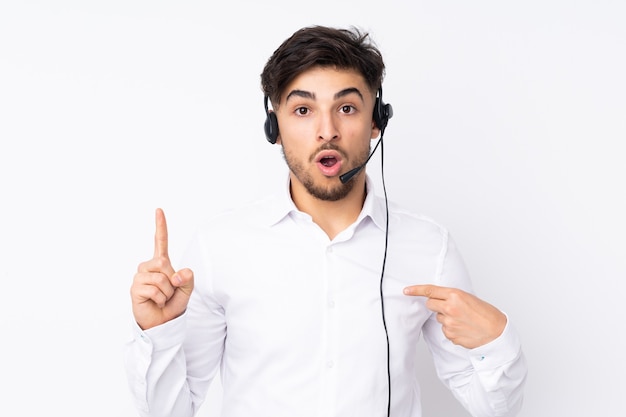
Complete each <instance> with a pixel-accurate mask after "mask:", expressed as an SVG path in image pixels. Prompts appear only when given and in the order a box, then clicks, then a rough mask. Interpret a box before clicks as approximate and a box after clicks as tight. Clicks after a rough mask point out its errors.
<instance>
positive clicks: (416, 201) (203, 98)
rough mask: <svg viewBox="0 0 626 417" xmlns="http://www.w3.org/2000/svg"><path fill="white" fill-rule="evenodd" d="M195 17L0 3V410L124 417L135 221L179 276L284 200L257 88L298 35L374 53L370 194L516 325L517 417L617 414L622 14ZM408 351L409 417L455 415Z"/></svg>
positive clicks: (425, 5)
mask: <svg viewBox="0 0 626 417" xmlns="http://www.w3.org/2000/svg"><path fill="white" fill-rule="evenodd" d="M214 3H215V4H211V3H210V2H208V1H206V2H201V1H177V2H174V1H171V2H167V1H121V0H116V1H101V2H95V1H92V2H87V1H79V0H76V1H70V0H59V1H54V2H51V1H43V0H41V1H31V0H20V1H17V0H15V1H4V2H2V4H1V5H0V198H1V199H2V200H1V204H0V266H1V267H0V279H1V280H2V288H3V292H2V297H1V298H0V334H1V337H2V342H1V343H0V354H1V359H2V365H1V370H0V379H1V381H2V390H1V391H0V415H3V416H9V415H10V416H37V415H52V414H54V415H57V413H58V415H65V416H91V417H97V416H107V417H108V416H126V417H131V416H135V415H136V413H135V411H134V408H133V406H132V403H131V400H130V396H129V394H128V387H127V383H126V379H125V374H124V370H123V366H122V348H123V346H124V343H125V342H126V340H127V339H128V337H129V335H130V324H129V323H130V309H129V306H130V300H129V295H128V290H129V287H130V282H131V279H132V276H133V274H134V271H135V269H136V266H137V264H138V263H139V262H141V261H143V260H146V259H148V258H149V257H150V256H151V255H152V237H153V213H154V209H155V208H156V207H163V208H164V209H165V211H166V214H167V216H168V222H169V225H170V247H171V255H172V258H173V259H177V257H178V256H180V254H181V251H182V249H183V246H184V244H185V243H186V241H187V239H188V238H189V236H190V234H191V232H192V230H193V229H194V227H195V226H196V225H197V224H198V223H199V222H200V221H201V220H202V219H203V218H204V217H205V216H206V215H209V214H212V213H215V212H217V211H219V210H221V209H223V208H226V207H230V206H234V205H237V204H238V203H240V202H243V201H247V200H249V199H252V198H255V197H257V196H260V195H263V194H265V193H266V192H268V190H269V189H272V190H273V189H274V187H275V186H276V184H279V183H280V184H282V175H283V173H284V163H283V161H282V158H281V156H280V153H279V148H278V147H273V146H270V145H269V144H268V143H267V142H266V141H265V138H264V135H263V130H262V125H263V120H264V112H263V107H262V95H261V91H260V87H259V74H260V72H261V70H262V67H263V65H264V64H265V60H266V59H267V58H268V57H269V56H270V55H271V53H272V52H273V51H274V49H275V48H276V47H277V46H278V45H279V44H280V42H282V41H283V40H284V39H285V38H287V37H288V36H290V35H291V34H292V33H293V32H294V31H295V30H296V29H298V28H300V27H301V26H305V25H310V24H326V25H334V26H341V27H345V26H349V25H357V26H359V27H361V28H363V29H365V30H367V31H369V32H370V33H371V34H372V36H373V37H374V39H375V40H376V42H377V43H378V45H379V47H380V49H381V50H382V52H383V54H384V56H385V59H386V64H387V78H386V80H385V84H384V86H385V88H384V93H385V94H384V99H385V101H387V102H389V103H392V104H393V106H394V111H395V115H394V117H393V119H392V120H391V122H390V124H389V127H388V129H387V133H386V136H385V139H386V141H385V144H386V146H385V169H384V172H385V180H386V183H387V189H388V193H389V197H390V198H391V199H393V200H395V201H397V202H400V203H402V204H404V205H406V206H409V207H411V208H413V209H415V210H417V211H420V212H423V213H425V214H427V215H429V216H431V217H433V218H435V219H436V220H438V221H439V222H441V223H442V224H444V225H446V226H447V227H448V228H449V229H450V231H451V233H452V234H453V236H454V237H455V239H456V240H457V242H458V244H459V246H460V248H461V250H462V252H463V254H464V257H465V259H466V262H467V264H468V267H469V269H470V272H471V273H472V276H473V279H474V283H475V289H476V291H477V292H478V294H479V295H481V296H482V297H483V298H485V299H486V300H488V301H490V302H491V303H493V304H495V305H496V306H498V307H500V308H501V309H503V310H505V311H506V312H507V313H508V314H509V315H510V317H511V319H512V320H513V322H514V323H515V325H516V327H517V329H518V331H519V332H520V334H521V337H522V340H523V344H524V350H525V353H526V355H527V359H528V363H529V367H530V372H529V377H528V385H527V390H526V401H525V406H524V410H523V412H522V413H521V416H523V417H554V416H569V417H572V416H576V417H577V416H581V417H582V416H591V415H594V416H624V415H626V405H625V403H624V399H623V396H624V394H625V393H626V383H625V382H624V374H625V373H626V360H625V354H624V352H626V342H625V341H624V330H625V328H626V327H625V325H624V319H625V318H626V308H625V304H626V303H625V302H624V296H623V293H624V289H625V284H624V281H625V279H626V256H625V252H626V243H625V241H624V239H625V236H626V221H625V220H624V213H626V204H625V199H624V183H625V179H626V169H625V168H624V164H623V161H624V155H625V151H624V141H625V139H626V122H625V120H626V117H625V115H626V99H625V97H626V82H625V76H624V74H626V53H625V51H626V29H625V28H626V25H625V24H624V22H626V6H625V4H624V3H623V2H622V1H621V0H615V1H611V0H595V1H592V0H588V1H576V0H571V1H565V0H562V1H559V0H547V1H546V0H543V1H539V0H527V1H524V2H511V1H495V0H494V1H487V0H478V1H462V0H447V1H438V2H435V1H405V2H402V1H393V0H386V1H380V0H379V1H371V0H360V1H350V2H345V4H344V3H341V2H339V1H330V0H322V1H320V0H318V1H311V2H298V1H283V0H280V1H268V2H265V1H231V2H219V3H218V2H214ZM377 156H379V155H377ZM368 172H370V175H372V177H373V178H374V179H375V180H376V181H377V182H378V183H379V184H380V159H379V158H378V159H377V158H376V157H375V158H372V162H371V163H370V165H369V167H368ZM259 250H271V248H259ZM419 355H421V356H422V357H423V361H424V373H423V374H422V375H420V380H421V381H422V384H423V391H424V411H425V416H426V417H429V416H430V417H433V416H445V417H461V416H467V414H466V413H465V412H464V411H463V410H462V409H461V408H460V407H459V406H458V404H456V402H455V400H453V398H452V396H451V395H450V394H449V393H448V392H447V391H446V390H445V389H444V388H443V386H442V385H441V384H440V383H439V382H438V381H437V379H436V377H435V376H434V374H433V371H432V368H431V366H430V365H429V361H430V359H429V356H428V352H427V351H426V350H425V349H424V347H422V348H421V350H420V352H419ZM218 388H219V387H218ZM217 393H218V391H215V392H212V394H211V395H212V397H211V399H213V398H215V397H217ZM217 405H219V401H218V403H217ZM200 415H202V416H214V415H216V412H215V411H213V410H212V407H211V405H210V404H205V405H204V406H203V408H202V410H201V412H200Z"/></svg>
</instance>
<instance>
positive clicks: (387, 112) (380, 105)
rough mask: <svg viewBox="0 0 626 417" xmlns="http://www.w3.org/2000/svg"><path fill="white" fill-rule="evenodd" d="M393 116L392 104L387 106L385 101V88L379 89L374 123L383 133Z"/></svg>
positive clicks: (375, 104)
mask: <svg viewBox="0 0 626 417" xmlns="http://www.w3.org/2000/svg"><path fill="white" fill-rule="evenodd" d="M392 116H393V107H391V104H385V102H384V101H383V88H382V87H380V88H379V89H378V97H376V102H375V103H374V123H376V127H377V128H379V129H380V130H381V132H382V131H384V130H385V128H386V127H387V123H388V122H389V119H391V117H392Z"/></svg>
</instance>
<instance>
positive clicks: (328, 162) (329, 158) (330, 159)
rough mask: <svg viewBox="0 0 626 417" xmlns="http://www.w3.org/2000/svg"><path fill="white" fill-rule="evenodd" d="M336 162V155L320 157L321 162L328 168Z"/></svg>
mask: <svg viewBox="0 0 626 417" xmlns="http://www.w3.org/2000/svg"><path fill="white" fill-rule="evenodd" d="M336 163H337V158H335V157H334V156H325V157H323V158H322V159H320V164H322V165H324V166H325V167H328V168H330V167H332V166H334V165H335V164H336Z"/></svg>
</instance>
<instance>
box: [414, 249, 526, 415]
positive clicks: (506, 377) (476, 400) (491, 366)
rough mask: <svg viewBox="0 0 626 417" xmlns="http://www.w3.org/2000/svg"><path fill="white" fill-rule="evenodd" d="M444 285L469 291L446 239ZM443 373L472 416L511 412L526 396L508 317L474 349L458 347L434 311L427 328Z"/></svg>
mask: <svg viewBox="0 0 626 417" xmlns="http://www.w3.org/2000/svg"><path fill="white" fill-rule="evenodd" d="M445 243H446V247H445V248H444V251H445V253H444V256H442V260H443V263H442V268H441V271H440V272H441V276H440V285H445V286H454V287H457V288H461V289H464V290H466V291H471V285H470V284H469V278H468V277H467V272H466V271H465V266H464V264H463V261H462V260H461V257H460V255H459V253H458V252H457V250H456V247H455V246H454V243H453V242H452V241H451V239H447V242H445ZM423 334H424V338H425V340H426V342H427V344H428V347H429V349H430V351H431V353H432V355H433V359H434V361H435V367H436V369H437V374H438V376H439V378H440V379H441V380H442V381H443V382H444V384H446V386H448V387H449V388H450V390H451V391H452V393H453V394H454V396H455V397H456V398H457V399H458V400H459V401H460V402H461V404H463V406H464V407H465V408H466V409H467V410H468V411H469V412H470V413H471V414H472V416H474V417H495V416H498V417H501V416H502V417H504V416H506V417H512V416H515V415H517V414H518V412H519V410H520V409H521V406H522V401H523V388H524V384H525V381H526V374H527V365H526V360H525V357H524V354H523V352H522V348H521V342H520V339H519V336H518V334H517V333H516V331H515V329H514V327H513V325H512V324H511V323H510V320H509V318H508V317H507V325H506V327H505V329H504V331H503V333H502V334H501V335H500V336H499V337H498V338H497V339H495V340H493V341H492V342H490V343H488V344H486V345H484V346H480V347H478V348H475V349H471V350H470V349H465V348H463V347H461V346H456V345H454V344H453V343H452V342H450V341H449V340H448V339H446V338H445V336H444V335H443V332H442V330H441V324H440V323H438V322H437V320H436V317H435V315H434V314H433V315H432V316H431V317H430V318H429V319H428V321H427V322H426V323H425V324H424V327H423Z"/></svg>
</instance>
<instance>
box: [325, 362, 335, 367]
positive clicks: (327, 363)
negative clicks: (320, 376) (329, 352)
mask: <svg viewBox="0 0 626 417" xmlns="http://www.w3.org/2000/svg"><path fill="white" fill-rule="evenodd" d="M333 366H335V362H333V361H328V362H326V367H327V368H332V367H333Z"/></svg>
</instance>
